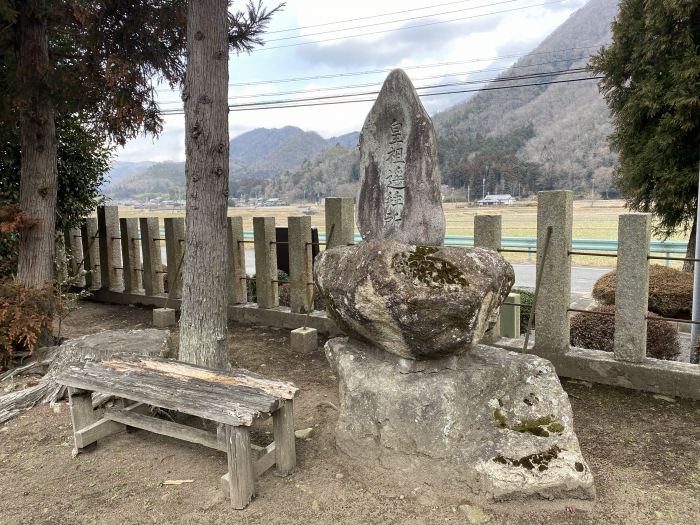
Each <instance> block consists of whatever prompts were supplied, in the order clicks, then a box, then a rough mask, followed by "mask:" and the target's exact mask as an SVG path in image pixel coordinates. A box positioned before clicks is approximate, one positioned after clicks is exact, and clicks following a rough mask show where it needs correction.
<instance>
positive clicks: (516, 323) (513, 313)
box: [499, 293, 520, 339]
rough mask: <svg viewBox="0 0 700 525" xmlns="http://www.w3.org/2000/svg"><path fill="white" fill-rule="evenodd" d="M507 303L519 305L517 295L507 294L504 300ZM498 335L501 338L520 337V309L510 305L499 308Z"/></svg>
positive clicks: (518, 295) (518, 296)
mask: <svg viewBox="0 0 700 525" xmlns="http://www.w3.org/2000/svg"><path fill="white" fill-rule="evenodd" d="M506 301H508V302H509V303H514V304H520V294H519V293H509V294H508V298H507V299H506ZM499 322H500V334H501V337H507V338H508V339H517V338H518V337H520V307H519V306H513V305H510V304H504V305H503V306H501V315H500V318H499Z"/></svg>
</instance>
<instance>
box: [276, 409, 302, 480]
mask: <svg viewBox="0 0 700 525" xmlns="http://www.w3.org/2000/svg"><path fill="white" fill-rule="evenodd" d="M272 427H273V432H274V436H275V464H276V468H277V474H278V475H280V476H288V475H289V474H291V473H292V472H293V471H294V467H296V464H297V454H296V448H295V444H294V408H293V403H292V400H291V399H286V400H282V401H281V403H280V407H279V409H277V411H275V412H273V414H272Z"/></svg>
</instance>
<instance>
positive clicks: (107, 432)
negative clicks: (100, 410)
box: [73, 419, 126, 450]
mask: <svg viewBox="0 0 700 525" xmlns="http://www.w3.org/2000/svg"><path fill="white" fill-rule="evenodd" d="M125 429H126V427H125V426H124V425H121V424H119V423H115V422H114V421H109V420H108V419H99V420H97V421H95V422H94V423H93V424H92V425H89V426H87V427H85V428H83V429H81V430H78V431H76V432H74V434H73V436H74V438H75V448H76V449H77V450H80V449H81V448H85V447H87V446H88V445H90V444H91V443H94V442H95V441H98V440H100V439H102V438H104V437H107V436H111V435H112V434H116V433H117V432H121V431H122V430H125Z"/></svg>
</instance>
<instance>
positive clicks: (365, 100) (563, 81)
mask: <svg viewBox="0 0 700 525" xmlns="http://www.w3.org/2000/svg"><path fill="white" fill-rule="evenodd" d="M601 78H603V77H602V76H598V77H587V78H572V79H567V80H551V81H547V82H536V83H531V84H519V85H517V86H493V87H485V88H476V89H462V90H457V91H440V92H436V93H423V94H420V95H418V96H419V97H432V96H437V95H456V94H462V93H474V92H477V91H495V90H500V89H516V88H521V87H532V86H547V85H550V84H566V83H570V82H581V81H583V80H598V79H601ZM374 100H375V99H373V98H367V99H362V100H339V101H334V102H318V103H312V104H300V105H298V106H296V105H289V106H264V107H257V108H248V107H245V108H237V109H231V110H230V111H232V112H235V111H256V110H261V109H284V108H295V107H301V108H303V107H309V106H330V105H334V104H352V103H354V102H374ZM183 113H184V112H183Z"/></svg>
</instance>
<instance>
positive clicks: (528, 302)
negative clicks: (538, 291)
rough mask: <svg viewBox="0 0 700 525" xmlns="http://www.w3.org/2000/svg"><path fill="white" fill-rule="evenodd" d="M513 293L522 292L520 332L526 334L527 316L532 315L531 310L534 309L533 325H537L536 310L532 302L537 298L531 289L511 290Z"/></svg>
mask: <svg viewBox="0 0 700 525" xmlns="http://www.w3.org/2000/svg"><path fill="white" fill-rule="evenodd" d="M511 293H517V294H520V304H521V305H523V306H522V307H521V308H520V333H521V334H524V333H525V330H527V318H528V317H529V316H530V310H532V315H533V317H532V327H533V328H534V327H535V317H534V316H535V311H534V310H533V309H532V302H533V300H534V299H535V293H534V292H532V291H530V290H520V289H514V290H511Z"/></svg>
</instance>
